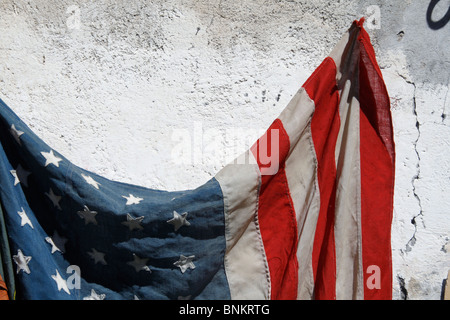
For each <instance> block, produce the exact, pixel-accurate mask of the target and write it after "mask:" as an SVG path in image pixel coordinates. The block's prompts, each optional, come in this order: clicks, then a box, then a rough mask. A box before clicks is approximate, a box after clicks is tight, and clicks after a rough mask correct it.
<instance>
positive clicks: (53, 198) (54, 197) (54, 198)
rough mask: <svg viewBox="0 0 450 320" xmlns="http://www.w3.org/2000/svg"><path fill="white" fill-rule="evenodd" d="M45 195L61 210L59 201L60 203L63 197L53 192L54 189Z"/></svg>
mask: <svg viewBox="0 0 450 320" xmlns="http://www.w3.org/2000/svg"><path fill="white" fill-rule="evenodd" d="M45 195H46V196H47V197H49V198H50V200H51V201H52V203H53V205H54V206H55V207H56V208H58V209H59V210H61V206H60V205H59V201H60V200H61V198H62V197H61V196H57V195H56V194H55V193H54V192H53V190H52V188H50V190H49V192H46V193H45Z"/></svg>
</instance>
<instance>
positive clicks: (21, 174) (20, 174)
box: [9, 164, 31, 188]
mask: <svg viewBox="0 0 450 320" xmlns="http://www.w3.org/2000/svg"><path fill="white" fill-rule="evenodd" d="M9 172H10V173H11V175H12V176H13V177H14V185H15V186H16V185H17V184H18V183H19V182H21V183H22V184H23V185H24V186H25V187H27V188H28V176H29V175H30V174H31V172H29V171H27V170H25V169H24V168H23V167H22V166H21V165H20V164H19V165H18V166H17V168H16V170H10V171H9Z"/></svg>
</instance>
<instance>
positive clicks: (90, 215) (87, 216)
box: [77, 205, 98, 225]
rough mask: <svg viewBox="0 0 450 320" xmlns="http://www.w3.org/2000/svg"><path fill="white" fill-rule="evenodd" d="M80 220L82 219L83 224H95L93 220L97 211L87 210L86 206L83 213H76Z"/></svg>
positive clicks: (95, 221)
mask: <svg viewBox="0 0 450 320" xmlns="http://www.w3.org/2000/svg"><path fill="white" fill-rule="evenodd" d="M77 213H78V215H79V216H80V218H82V219H84V224H85V225H86V224H88V223H89V222H91V223H93V224H97V220H96V219H95V216H96V215H97V213H98V212H97V211H92V210H89V208H88V206H86V205H85V206H84V209H83V211H78V212H77Z"/></svg>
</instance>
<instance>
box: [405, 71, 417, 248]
mask: <svg viewBox="0 0 450 320" xmlns="http://www.w3.org/2000/svg"><path fill="white" fill-rule="evenodd" d="M400 76H401V75H400ZM402 78H403V79H404V80H405V81H406V82H407V83H408V84H411V85H413V86H414V93H413V114H414V116H415V117H416V128H417V139H416V140H415V141H414V152H415V153H416V156H417V164H416V169H417V171H416V174H415V175H414V176H413V177H412V179H411V184H412V192H413V195H414V197H415V198H416V200H417V203H418V205H419V213H418V214H417V215H415V216H414V217H413V218H412V219H411V224H412V225H414V233H413V235H412V237H411V238H410V239H409V240H408V242H407V243H406V246H405V251H406V252H409V251H411V250H412V247H413V246H414V245H415V244H416V233H417V221H416V219H417V218H418V217H419V216H421V217H423V208H422V201H421V199H420V197H419V194H418V193H417V189H416V182H417V181H418V180H419V179H420V154H419V151H418V149H417V144H418V142H419V139H420V122H419V119H418V114H417V103H416V89H417V88H416V84H415V83H414V82H413V81H410V80H407V79H406V78H404V77H403V76H402Z"/></svg>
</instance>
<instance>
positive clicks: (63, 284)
mask: <svg viewBox="0 0 450 320" xmlns="http://www.w3.org/2000/svg"><path fill="white" fill-rule="evenodd" d="M52 279H53V280H55V281H56V285H57V286H58V291H61V289H63V290H64V291H65V292H66V293H67V294H69V295H70V291H69V288H68V287H67V282H66V280H64V279H63V278H62V277H61V275H60V274H59V272H58V269H56V274H55V275H52Z"/></svg>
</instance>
